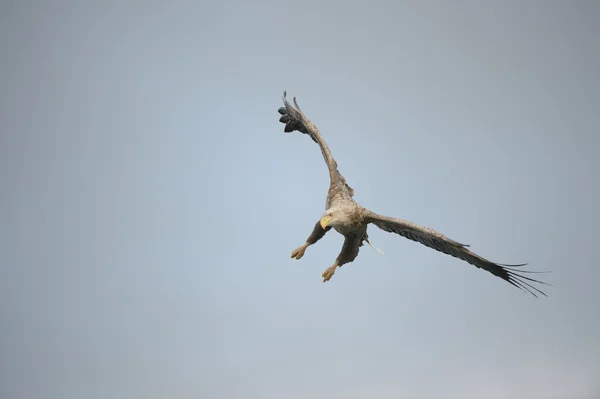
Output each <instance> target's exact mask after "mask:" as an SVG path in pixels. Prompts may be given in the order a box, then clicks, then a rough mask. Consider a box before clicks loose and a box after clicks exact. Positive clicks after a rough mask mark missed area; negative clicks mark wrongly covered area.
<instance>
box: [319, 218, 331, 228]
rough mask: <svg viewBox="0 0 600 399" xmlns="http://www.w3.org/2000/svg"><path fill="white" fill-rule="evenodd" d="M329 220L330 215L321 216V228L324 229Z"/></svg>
mask: <svg viewBox="0 0 600 399" xmlns="http://www.w3.org/2000/svg"><path fill="white" fill-rule="evenodd" d="M329 222H331V216H323V217H322V218H321V222H320V223H321V227H322V228H323V229H325V227H327V225H328V224H329Z"/></svg>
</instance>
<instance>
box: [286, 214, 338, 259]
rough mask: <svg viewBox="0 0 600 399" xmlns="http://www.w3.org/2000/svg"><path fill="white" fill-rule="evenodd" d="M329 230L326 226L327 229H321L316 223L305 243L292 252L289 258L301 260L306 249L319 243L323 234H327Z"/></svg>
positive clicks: (319, 224) (318, 223)
mask: <svg viewBox="0 0 600 399" xmlns="http://www.w3.org/2000/svg"><path fill="white" fill-rule="evenodd" d="M329 230H331V226H327V227H325V228H323V227H321V223H320V222H317V223H316V224H315V227H314V228H313V231H312V233H310V236H308V238H307V239H306V242H305V243H304V244H302V245H300V246H299V247H298V248H296V249H294V250H293V251H292V256H291V257H292V259H293V258H296V259H300V258H302V257H303V256H304V252H305V251H306V248H308V247H309V246H311V245H313V244H315V243H316V242H317V241H319V240H320V239H321V238H323V236H324V235H325V233H327V232H328V231H329Z"/></svg>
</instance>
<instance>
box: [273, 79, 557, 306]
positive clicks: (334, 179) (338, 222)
mask: <svg viewBox="0 0 600 399" xmlns="http://www.w3.org/2000/svg"><path fill="white" fill-rule="evenodd" d="M283 104H284V106H283V107H281V108H279V110H278V112H279V113H280V114H281V118H280V119H279V121H280V122H281V123H284V124H285V127H284V132H286V133H290V132H293V131H294V130H297V131H299V132H301V133H304V134H307V135H309V136H310V138H311V139H312V140H313V141H314V142H315V143H317V144H318V145H319V147H320V148H321V153H322V154H323V158H325V163H326V164H327V169H329V180H330V183H329V191H328V193H327V199H326V201H325V213H324V214H323V215H322V216H321V219H320V220H319V221H318V222H317V223H316V224H315V226H314V228H313V231H312V233H311V234H310V236H309V237H308V238H307V239H306V242H305V243H304V244H303V245H301V246H299V247H298V248H296V249H295V250H294V251H293V252H292V256H291V257H292V258H296V259H300V258H302V256H304V252H305V251H306V248H308V247H309V246H310V245H313V244H315V243H316V242H317V241H319V240H320V239H321V238H323V236H324V235H325V233H327V232H328V231H329V230H331V228H332V227H333V228H334V229H335V230H336V231H337V232H338V233H340V234H342V235H343V236H344V245H343V246H342V251H341V252H340V254H339V255H338V257H337V259H336V260H335V262H334V263H333V265H331V266H330V267H329V268H327V269H326V270H325V271H324V272H323V274H322V277H323V282H326V281H329V280H330V279H331V277H333V274H334V273H335V271H336V269H337V268H338V267H341V266H342V265H344V264H346V263H349V262H352V261H354V259H356V257H357V256H358V251H359V249H360V247H361V246H362V245H363V242H366V243H367V244H369V245H371V246H373V245H372V244H371V243H370V242H369V237H368V235H367V226H368V225H369V224H374V225H375V226H377V227H379V228H380V229H381V230H384V231H387V232H389V233H396V234H399V235H401V236H403V237H405V238H408V239H410V240H413V241H416V242H419V243H421V244H423V245H425V246H428V247H429V248H433V249H435V250H436V251H440V252H443V253H445V254H447V255H451V256H453V257H455V258H458V259H462V260H463V261H466V262H468V263H470V264H471V265H473V266H476V267H478V268H480V269H483V270H487V271H488V272H490V273H492V274H493V275H495V276H498V277H500V278H501V279H503V280H505V281H507V282H509V283H510V284H512V285H514V286H515V287H517V288H520V289H522V290H524V291H527V292H529V293H531V294H532V295H533V296H535V297H536V298H537V295H536V293H539V294H542V295H544V296H546V294H545V293H543V292H542V291H540V290H539V289H538V288H536V287H534V286H533V285H532V283H539V284H545V285H549V284H546V283H543V282H541V281H538V280H534V279H532V278H530V277H527V276H523V275H522V274H519V273H518V272H520V273H535V272H529V271H523V270H517V269H516V268H518V267H522V266H525V265H526V264H518V265H504V264H499V263H494V262H491V261H489V260H487V259H485V258H482V257H481V256H479V255H477V254H475V253H473V252H471V251H469V250H468V249H467V247H468V245H465V244H461V243H460V242H457V241H454V240H452V239H450V238H448V237H446V236H445V235H443V234H440V233H438V232H437V231H435V230H433V229H430V228H428V227H424V226H420V225H418V224H415V223H411V222H409V221H406V220H402V219H397V218H393V217H388V216H382V215H379V214H377V213H375V212H372V211H370V210H368V209H366V208H364V207H362V206H360V205H359V204H358V203H357V202H356V201H355V200H354V199H353V198H352V197H353V196H354V190H353V189H352V188H351V187H350V186H349V185H348V183H346V179H345V178H344V177H343V176H342V175H341V173H340V172H339V171H338V169H337V163H336V161H335V159H333V155H332V154H331V151H330V150H329V147H327V143H325V140H324V139H323V136H322V135H321V133H320V132H319V129H317V127H316V126H315V124H314V123H312V122H311V121H310V120H309V119H308V118H307V117H306V115H304V113H303V112H302V110H301V109H300V107H299V106H298V103H297V102H296V98H295V97H294V106H292V105H290V103H289V102H288V101H287V99H286V92H285V91H284V92H283ZM373 248H375V247H373ZM375 249H376V250H377V251H378V252H381V251H379V250H378V249H377V248H375Z"/></svg>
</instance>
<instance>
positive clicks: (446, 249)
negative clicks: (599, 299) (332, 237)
mask: <svg viewBox="0 0 600 399" xmlns="http://www.w3.org/2000/svg"><path fill="white" fill-rule="evenodd" d="M367 222H368V223H373V224H374V225H375V226H377V227H379V228H380V229H381V230H383V231H387V232H389V233H396V234H399V235H401V236H402V237H405V238H408V239H409V240H413V241H416V242H419V243H421V244H423V245H425V246H427V247H429V248H433V249H435V250H436V251H439V252H443V253H445V254H447V255H450V256H453V257H455V258H458V259H461V260H464V261H466V262H468V263H470V264H471V265H473V266H476V267H478V268H480V269H483V270H487V271H488V272H490V273H492V274H493V275H495V276H498V277H500V278H501V279H503V280H505V281H508V282H509V283H510V284H512V285H514V286H515V287H517V288H520V289H522V290H524V291H527V292H529V293H530V294H532V295H533V296H535V297H536V298H537V295H536V292H537V293H539V294H542V295H544V296H547V295H546V294H545V293H544V292H542V291H540V290H539V289H538V288H536V287H534V286H533V285H532V283H538V284H544V285H549V284H546V283H544V282H541V281H538V280H534V279H532V278H529V277H526V276H523V275H521V274H519V273H535V272H530V271H525V270H517V269H515V268H518V267H521V266H525V265H526V264H519V265H504V264H500V263H494V262H491V261H489V260H487V259H485V258H482V257H481V256H479V255H477V254H475V253H473V252H471V251H469V250H468V249H467V248H466V247H468V245H465V244H461V243H459V242H457V241H454V240H451V239H449V238H448V237H446V236H445V235H443V234H441V233H439V232H437V231H435V230H433V229H430V228H428V227H424V226H420V225H418V224H416V223H411V222H409V221H406V220H402V219H398V218H392V217H388V216H381V215H378V214H376V213H374V212H371V211H369V212H368V216H367ZM518 272H519V273H518Z"/></svg>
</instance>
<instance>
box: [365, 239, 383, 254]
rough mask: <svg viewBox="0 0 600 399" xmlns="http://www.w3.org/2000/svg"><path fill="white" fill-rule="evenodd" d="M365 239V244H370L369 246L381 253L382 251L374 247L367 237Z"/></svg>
mask: <svg viewBox="0 0 600 399" xmlns="http://www.w3.org/2000/svg"><path fill="white" fill-rule="evenodd" d="M365 241H366V242H367V244H369V245H370V246H371V248H373V249H374V250H375V251H377V252H379V253H380V254H382V255H383V252H381V251H380V250H379V249H377V248H375V245H373V244H371V241H369V239H366V240H365Z"/></svg>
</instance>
